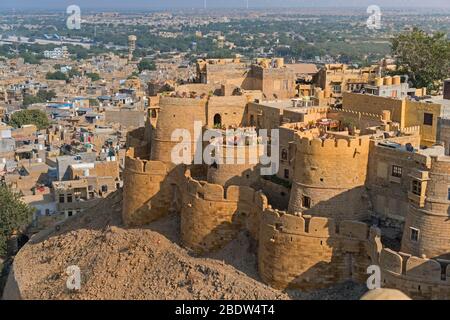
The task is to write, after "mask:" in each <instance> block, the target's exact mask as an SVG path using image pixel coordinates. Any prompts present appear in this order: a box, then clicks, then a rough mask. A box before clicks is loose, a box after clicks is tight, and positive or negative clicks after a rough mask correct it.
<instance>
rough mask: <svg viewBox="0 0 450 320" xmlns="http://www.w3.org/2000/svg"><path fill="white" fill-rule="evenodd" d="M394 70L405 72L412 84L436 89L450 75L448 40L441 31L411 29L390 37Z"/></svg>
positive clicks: (449, 45) (449, 44)
mask: <svg viewBox="0 0 450 320" xmlns="http://www.w3.org/2000/svg"><path fill="white" fill-rule="evenodd" d="M392 53H393V54H394V56H395V57H396V59H397V73H399V74H407V75H408V76H409V78H410V80H411V81H412V82H413V84H414V85H415V86H416V87H427V88H428V89H430V90H436V89H438V88H439V86H440V82H441V81H442V80H444V79H445V78H447V77H448V76H449V75H450V42H449V41H448V40H447V37H446V35H445V34H444V33H442V32H435V33H434V34H432V35H429V34H427V33H426V32H424V31H423V30H420V29H417V28H414V29H413V30H412V31H410V32H406V33H400V34H398V35H397V36H395V37H394V39H392Z"/></svg>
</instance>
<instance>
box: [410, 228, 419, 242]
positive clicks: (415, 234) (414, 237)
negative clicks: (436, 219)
mask: <svg viewBox="0 0 450 320" xmlns="http://www.w3.org/2000/svg"><path fill="white" fill-rule="evenodd" d="M409 231H410V233H409V238H410V239H411V241H413V242H418V241H419V229H416V228H412V227H410V228H409Z"/></svg>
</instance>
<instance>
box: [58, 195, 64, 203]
mask: <svg viewBox="0 0 450 320" xmlns="http://www.w3.org/2000/svg"><path fill="white" fill-rule="evenodd" d="M59 203H64V195H63V194H60V195H59Z"/></svg>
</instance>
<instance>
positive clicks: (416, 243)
mask: <svg viewBox="0 0 450 320" xmlns="http://www.w3.org/2000/svg"><path fill="white" fill-rule="evenodd" d="M428 159H429V161H430V162H429V164H430V169H429V171H427V170H417V174H416V175H414V178H413V180H412V185H411V191H410V192H409V199H410V207H409V212H408V214H407V216H406V220H405V227H404V231H403V239H402V251H403V252H405V253H409V254H412V255H415V256H418V257H421V256H422V255H425V256H426V257H427V258H442V259H450V217H449V216H450V201H449V198H450V160H449V159H448V157H438V156H431V157H429V158H428Z"/></svg>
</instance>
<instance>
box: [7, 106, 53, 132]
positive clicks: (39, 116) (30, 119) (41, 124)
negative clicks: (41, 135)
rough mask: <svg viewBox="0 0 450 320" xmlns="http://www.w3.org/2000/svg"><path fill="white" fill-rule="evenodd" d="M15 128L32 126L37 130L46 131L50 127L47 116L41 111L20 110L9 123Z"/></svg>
mask: <svg viewBox="0 0 450 320" xmlns="http://www.w3.org/2000/svg"><path fill="white" fill-rule="evenodd" d="M9 124H10V125H12V126H13V127H15V128H19V127H21V126H23V125H27V124H34V125H36V127H37V128H38V129H46V128H48V126H49V125H50V121H49V120H48V117H47V114H46V113H45V112H43V111H41V110H21V111H17V112H14V113H13V114H12V116H11V121H10V122H9Z"/></svg>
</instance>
